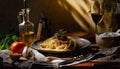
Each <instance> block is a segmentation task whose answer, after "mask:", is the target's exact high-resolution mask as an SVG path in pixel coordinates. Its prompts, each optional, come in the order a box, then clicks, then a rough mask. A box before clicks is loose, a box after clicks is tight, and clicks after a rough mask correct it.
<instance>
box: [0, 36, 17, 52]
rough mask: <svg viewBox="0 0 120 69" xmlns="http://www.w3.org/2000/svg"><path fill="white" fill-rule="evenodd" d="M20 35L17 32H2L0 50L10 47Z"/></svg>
mask: <svg viewBox="0 0 120 69" xmlns="http://www.w3.org/2000/svg"><path fill="white" fill-rule="evenodd" d="M18 40H19V37H18V36H17V35H16V34H1V35H0V50H4V49H10V45H11V43H13V42H15V41H18Z"/></svg>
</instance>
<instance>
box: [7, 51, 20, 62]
mask: <svg viewBox="0 0 120 69" xmlns="http://www.w3.org/2000/svg"><path fill="white" fill-rule="evenodd" d="M9 56H10V58H11V59H12V60H13V61H18V60H19V59H20V57H21V56H22V55H21V54H18V53H10V55H9Z"/></svg>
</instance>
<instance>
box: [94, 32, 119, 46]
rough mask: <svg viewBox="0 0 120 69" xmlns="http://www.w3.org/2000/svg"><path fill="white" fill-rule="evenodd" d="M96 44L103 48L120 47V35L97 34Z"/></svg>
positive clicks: (112, 33) (109, 33)
mask: <svg viewBox="0 0 120 69" xmlns="http://www.w3.org/2000/svg"><path fill="white" fill-rule="evenodd" d="M96 44H97V45H98V46H101V47H114V46H119V45H120V34H119V33H114V32H107V33H101V34H96Z"/></svg>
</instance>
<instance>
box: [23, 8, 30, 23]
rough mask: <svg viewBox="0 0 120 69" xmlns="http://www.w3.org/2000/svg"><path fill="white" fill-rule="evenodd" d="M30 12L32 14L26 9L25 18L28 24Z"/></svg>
mask: <svg viewBox="0 0 120 69" xmlns="http://www.w3.org/2000/svg"><path fill="white" fill-rule="evenodd" d="M29 12H30V10H29V9H25V14H24V18H25V21H26V22H29Z"/></svg>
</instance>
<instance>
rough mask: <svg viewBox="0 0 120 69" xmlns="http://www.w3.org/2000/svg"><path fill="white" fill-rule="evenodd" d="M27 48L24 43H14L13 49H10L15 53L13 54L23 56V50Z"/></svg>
mask: <svg viewBox="0 0 120 69" xmlns="http://www.w3.org/2000/svg"><path fill="white" fill-rule="evenodd" d="M24 47H25V43H24V42H13V43H12V44H11V47H10V50H11V51H12V52H13V53H19V54H21V53H22V51H23V49H24Z"/></svg>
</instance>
